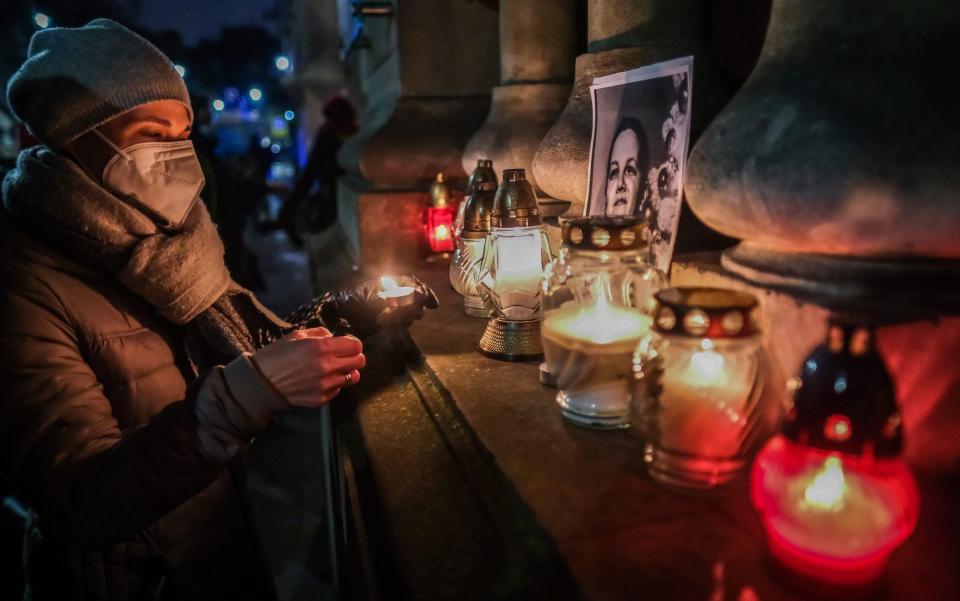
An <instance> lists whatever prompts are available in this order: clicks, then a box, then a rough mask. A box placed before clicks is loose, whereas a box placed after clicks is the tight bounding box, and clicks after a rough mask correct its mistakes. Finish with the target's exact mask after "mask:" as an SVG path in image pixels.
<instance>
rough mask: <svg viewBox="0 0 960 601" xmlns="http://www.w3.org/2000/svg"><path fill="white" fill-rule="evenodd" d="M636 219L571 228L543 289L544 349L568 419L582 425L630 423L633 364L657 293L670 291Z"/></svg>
mask: <svg viewBox="0 0 960 601" xmlns="http://www.w3.org/2000/svg"><path fill="white" fill-rule="evenodd" d="M645 233H646V229H645V227H644V226H643V224H642V222H641V220H640V219H637V218H596V219H591V218H582V219H573V220H570V221H567V222H565V223H564V229H563V246H562V247H561V249H560V254H559V256H558V257H557V259H556V260H555V261H553V262H552V263H551V264H550V266H549V267H548V268H547V272H546V275H545V277H544V282H543V292H544V295H543V327H542V337H543V349H544V356H545V358H546V368H547V370H548V371H549V373H550V374H551V377H552V379H553V382H555V385H556V387H557V388H558V389H559V391H558V392H557V403H558V404H559V405H560V408H561V410H562V412H563V416H564V417H565V418H566V419H568V420H570V421H571V422H572V423H575V424H577V425H580V426H586V427H591V428H602V429H607V428H624V427H627V426H628V425H629V423H630V398H631V387H630V374H631V357H632V355H633V351H634V349H635V348H636V346H637V344H638V343H639V342H640V340H641V339H642V338H643V337H644V336H645V335H646V334H647V333H648V332H649V330H650V324H651V321H652V320H651V317H650V314H651V313H652V309H653V305H654V300H653V294H654V292H656V291H657V290H659V289H660V288H662V287H663V286H664V284H665V278H664V276H663V274H662V273H660V272H659V271H658V270H657V269H655V268H654V267H652V266H651V265H650V264H649V263H648V261H647V244H646V242H645V240H644V238H645Z"/></svg>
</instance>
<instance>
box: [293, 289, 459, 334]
mask: <svg viewBox="0 0 960 601" xmlns="http://www.w3.org/2000/svg"><path fill="white" fill-rule="evenodd" d="M396 280H397V285H398V286H409V287H411V288H413V289H414V293H413V303H412V304H409V305H404V306H402V307H388V306H387V303H386V302H385V301H384V300H383V299H382V298H380V296H378V295H377V293H378V292H379V291H380V278H375V279H372V280H367V281H366V282H364V283H363V284H361V285H360V286H358V287H356V288H354V289H352V290H341V291H339V292H333V293H328V294H325V295H323V296H322V297H320V298H318V299H315V300H314V302H313V303H311V304H310V305H305V306H304V307H301V308H300V309H299V310H298V311H297V312H296V313H294V314H293V315H292V316H291V317H290V318H289V319H287V321H289V322H291V323H293V324H296V325H297V326H298V327H316V326H319V325H323V326H324V327H326V328H327V329H328V330H330V331H331V332H333V333H334V335H339V334H346V333H348V331H349V333H352V334H354V335H356V336H359V337H360V338H365V337H367V336H369V335H370V334H373V333H374V332H376V331H378V330H380V329H381V328H386V327H390V326H400V327H407V326H409V325H410V324H412V323H413V322H414V320H417V319H420V318H421V317H423V309H424V307H426V308H428V309H436V308H437V307H439V306H440V301H439V300H438V299H437V295H436V294H435V293H434V292H433V290H431V289H430V287H429V286H427V285H426V284H424V283H423V282H421V281H420V280H419V279H417V278H416V277H415V276H412V275H405V276H400V277H398V278H396ZM344 322H346V323H344ZM348 328H349V329H348Z"/></svg>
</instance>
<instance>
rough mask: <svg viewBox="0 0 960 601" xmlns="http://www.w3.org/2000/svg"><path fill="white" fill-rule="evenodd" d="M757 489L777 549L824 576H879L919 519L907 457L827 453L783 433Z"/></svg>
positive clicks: (761, 469)
mask: <svg viewBox="0 0 960 601" xmlns="http://www.w3.org/2000/svg"><path fill="white" fill-rule="evenodd" d="M752 496H753V500H754V504H755V505H756V506H757V508H758V509H759V510H760V511H761V513H762V515H763V520H764V525H765V526H766V528H767V535H768V538H769V540H770V549H771V552H772V553H773V554H774V555H775V556H776V557H777V558H778V559H780V560H781V561H782V562H783V563H784V564H786V565H787V566H789V567H791V568H793V569H794V570H797V571H799V572H801V573H803V574H806V575H808V576H810V577H812V578H814V579H816V580H828V581H833V582H838V583H848V584H856V583H863V582H868V581H870V580H872V579H874V578H875V577H877V576H878V575H879V573H880V572H881V571H882V569H883V566H884V564H885V563H886V560H887V557H888V556H889V554H890V553H891V552H892V551H893V550H894V549H895V548H896V547H897V546H898V545H899V544H900V543H901V542H902V541H903V539H904V538H906V536H908V535H909V534H910V532H911V531H912V530H913V527H914V525H915V524H916V508H917V493H916V488H915V484H914V483H913V478H912V477H911V476H910V474H909V471H908V470H907V468H906V467H905V466H904V465H903V464H902V463H901V462H900V461H898V460H891V459H886V460H885V459H874V458H868V457H858V456H855V455H842V454H839V453H827V452H825V451H821V450H816V449H810V448H808V447H803V446H801V445H798V444H796V443H793V442H790V441H788V440H785V439H784V438H783V437H776V438H774V439H772V440H771V441H770V442H769V443H768V445H767V447H766V448H765V449H764V450H763V452H761V454H760V455H759V456H758V458H757V463H756V465H755V467H754V476H753V485H752Z"/></svg>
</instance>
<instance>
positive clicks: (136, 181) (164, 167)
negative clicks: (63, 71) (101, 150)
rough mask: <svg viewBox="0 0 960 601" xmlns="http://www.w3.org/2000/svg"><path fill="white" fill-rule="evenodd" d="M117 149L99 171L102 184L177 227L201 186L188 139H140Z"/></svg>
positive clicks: (164, 223)
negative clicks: (141, 141) (172, 140)
mask: <svg viewBox="0 0 960 601" xmlns="http://www.w3.org/2000/svg"><path fill="white" fill-rule="evenodd" d="M93 132H94V133H95V134H97V135H98V136H100V138H101V139H102V140H103V141H104V142H106V143H107V144H109V145H110V147H111V148H113V149H114V150H116V151H117V154H116V156H114V157H113V158H112V159H110V162H108V163H107V166H106V167H105V168H104V170H103V183H104V184H106V185H107V186H108V187H109V188H110V189H111V190H113V191H114V192H117V193H118V194H121V195H122V196H124V197H127V198H128V199H132V201H133V204H134V205H135V206H136V207H137V208H138V209H140V210H142V211H144V212H145V213H147V214H148V215H150V217H152V218H154V219H155V220H156V221H157V223H158V224H159V225H160V226H162V227H165V228H169V229H180V227H181V226H182V225H183V221H184V220H185V219H186V218H187V215H188V214H189V213H190V209H192V208H193V205H194V204H195V203H196V202H197V198H199V196H200V190H201V189H202V188H203V184H204V179H203V170H202V169H201V168H200V161H199V160H197V152H196V150H194V148H193V142H191V141H190V140H179V141H176V142H143V143H141V144H134V145H133V146H128V147H127V148H124V149H120V148H117V147H116V145H114V143H113V142H111V141H110V140H109V139H107V137H106V136H105V135H103V134H102V133H100V132H99V131H98V130H96V129H94V130H93Z"/></svg>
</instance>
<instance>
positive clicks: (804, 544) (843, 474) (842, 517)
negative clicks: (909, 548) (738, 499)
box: [770, 456, 898, 559]
mask: <svg viewBox="0 0 960 601" xmlns="http://www.w3.org/2000/svg"><path fill="white" fill-rule="evenodd" d="M785 497H786V498H787V499H791V500H792V502H788V503H787V504H786V505H785V506H784V508H783V509H784V511H783V512H782V513H780V514H779V515H776V516H771V519H770V527H772V528H774V529H775V530H776V531H777V532H778V533H779V534H780V536H782V537H783V538H784V539H786V540H787V541H789V542H790V543H791V544H793V545H795V546H796V547H797V548H799V549H806V550H808V551H811V552H816V553H818V554H821V555H823V556H824V557H834V558H844V559H854V558H858V557H867V556H870V555H871V554H873V553H875V552H876V550H877V549H878V548H883V547H884V546H886V545H888V544H889V542H890V540H891V539H894V538H895V537H896V535H897V529H896V527H895V526H896V524H895V522H896V519H897V513H898V512H897V508H896V507H895V506H894V504H893V502H892V501H890V500H888V498H887V497H888V495H884V494H883V491H882V490H880V489H878V488H877V487H876V486H875V485H874V483H873V482H871V480H870V479H869V478H861V477H860V476H859V475H858V474H857V473H856V472H847V471H846V470H845V469H844V466H843V462H842V461H841V460H840V458H839V457H835V456H832V457H829V458H827V459H826V461H825V462H824V463H823V464H821V465H820V466H817V467H814V468H812V469H810V470H808V471H807V472H806V473H805V474H803V475H801V476H799V477H797V478H794V479H792V480H791V481H790V482H788V483H786V485H785Z"/></svg>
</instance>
